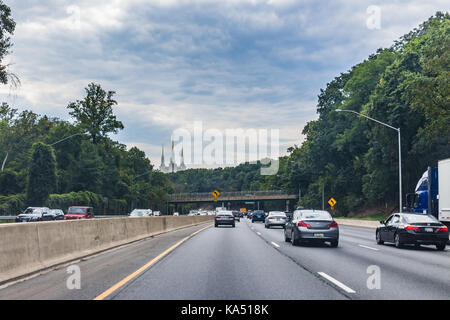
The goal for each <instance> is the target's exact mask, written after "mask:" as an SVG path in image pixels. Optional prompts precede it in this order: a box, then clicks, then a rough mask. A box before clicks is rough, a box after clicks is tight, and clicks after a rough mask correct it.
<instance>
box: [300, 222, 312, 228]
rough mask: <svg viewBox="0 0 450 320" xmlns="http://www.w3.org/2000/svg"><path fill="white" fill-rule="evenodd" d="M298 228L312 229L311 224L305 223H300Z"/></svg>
mask: <svg viewBox="0 0 450 320" xmlns="http://www.w3.org/2000/svg"><path fill="white" fill-rule="evenodd" d="M297 227H306V228H311V225H310V224H307V223H304V222H303V221H299V222H298V223H297Z"/></svg>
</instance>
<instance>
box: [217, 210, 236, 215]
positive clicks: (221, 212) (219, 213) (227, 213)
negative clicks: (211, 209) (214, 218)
mask: <svg viewBox="0 0 450 320" xmlns="http://www.w3.org/2000/svg"><path fill="white" fill-rule="evenodd" d="M217 215H218V216H232V215H233V214H232V213H231V212H229V211H219V212H217Z"/></svg>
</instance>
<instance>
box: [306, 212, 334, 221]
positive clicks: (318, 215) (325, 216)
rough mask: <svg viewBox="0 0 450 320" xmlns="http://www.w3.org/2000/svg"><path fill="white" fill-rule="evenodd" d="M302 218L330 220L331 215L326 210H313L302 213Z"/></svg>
mask: <svg viewBox="0 0 450 320" xmlns="http://www.w3.org/2000/svg"><path fill="white" fill-rule="evenodd" d="M302 219H305V220H332V218H331V215H330V214H329V213H328V212H326V211H314V212H304V213H302Z"/></svg>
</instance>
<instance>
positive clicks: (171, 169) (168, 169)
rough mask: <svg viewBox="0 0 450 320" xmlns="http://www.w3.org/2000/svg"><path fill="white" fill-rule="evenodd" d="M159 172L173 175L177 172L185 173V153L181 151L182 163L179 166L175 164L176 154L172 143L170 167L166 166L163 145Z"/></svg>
mask: <svg viewBox="0 0 450 320" xmlns="http://www.w3.org/2000/svg"><path fill="white" fill-rule="evenodd" d="M159 170H160V171H161V172H164V173H173V172H177V171H183V170H186V165H185V164H184V151H183V149H181V163H180V165H177V164H176V163H175V153H174V143H173V141H172V153H171V155H170V162H169V165H168V166H166V162H165V160H164V145H162V152H161V165H160V166H159Z"/></svg>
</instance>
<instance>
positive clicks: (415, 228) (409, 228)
mask: <svg viewBox="0 0 450 320" xmlns="http://www.w3.org/2000/svg"><path fill="white" fill-rule="evenodd" d="M405 230H414V231H419V230H420V228H419V227H413V226H406V227H405Z"/></svg>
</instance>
